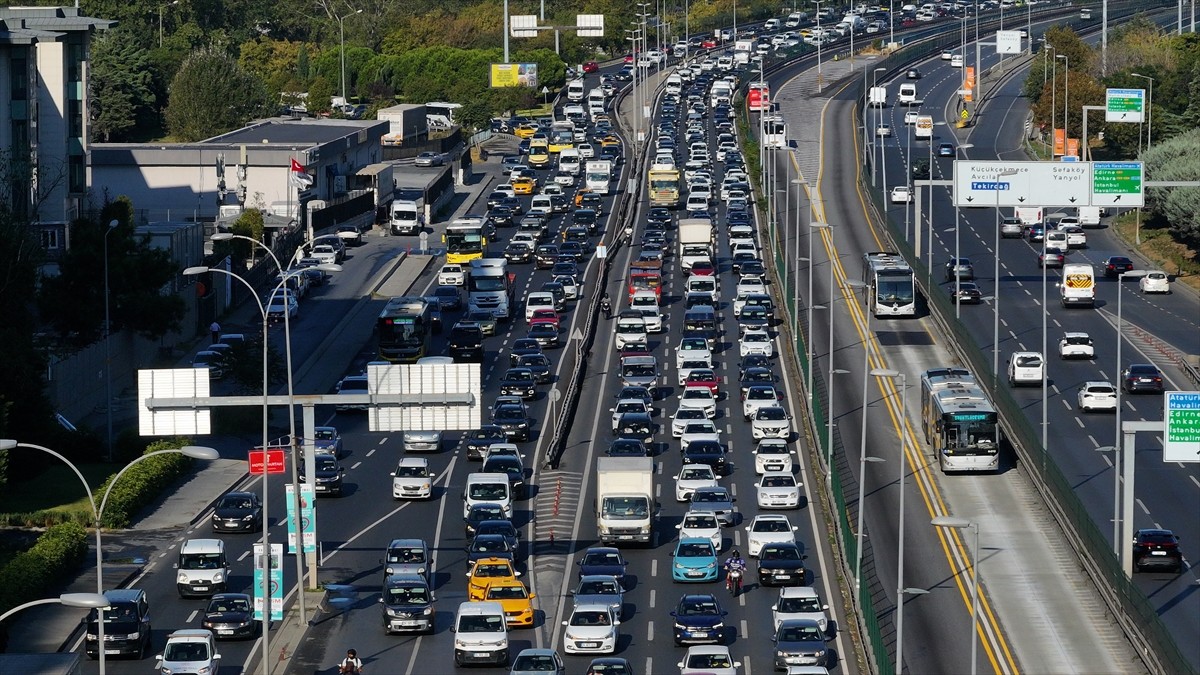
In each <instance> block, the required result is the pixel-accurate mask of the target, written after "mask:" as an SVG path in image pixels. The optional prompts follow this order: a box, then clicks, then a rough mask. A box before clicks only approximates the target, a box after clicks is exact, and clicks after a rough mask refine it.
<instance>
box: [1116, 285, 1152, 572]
mask: <svg viewBox="0 0 1200 675" xmlns="http://www.w3.org/2000/svg"><path fill="white" fill-rule="evenodd" d="M1146 272H1147V270H1128V271H1126V272H1121V273H1120V274H1118V275H1117V359H1116V376H1117V382H1116V390H1117V407H1116V410H1114V411H1113V412H1114V415H1113V416H1114V418H1115V424H1114V425H1113V445H1114V446H1116V447H1117V448H1120V447H1121V390H1122V389H1123V387H1122V386H1121V384H1122V383H1121V343H1122V342H1124V341H1125V333H1124V331H1123V329H1124V327H1125V325H1124V314H1123V313H1122V311H1121V310H1122V309H1123V307H1122V303H1121V300H1122V298H1123V296H1124V293H1123V292H1122V291H1123V290H1124V288H1125V279H1127V278H1129V279H1136V278H1139V277H1143V276H1145V275H1146ZM1123 457H1125V455H1124V454H1123V453H1121V452H1119V451H1114V452H1113V471H1114V472H1115V473H1116V475H1115V476H1114V477H1113V502H1114V503H1113V516H1114V517H1113V547H1114V548H1115V550H1116V551H1117V552H1118V554H1119V552H1120V550H1121V539H1120V536H1119V534H1120V530H1119V529H1118V528H1117V524H1118V523H1120V521H1121V517H1120V513H1121V512H1120V508H1121V505H1120V494H1121V460H1122V458H1123ZM1125 458H1126V459H1128V457H1125ZM1126 516H1127V517H1132V516H1130V515H1129V514H1126Z"/></svg>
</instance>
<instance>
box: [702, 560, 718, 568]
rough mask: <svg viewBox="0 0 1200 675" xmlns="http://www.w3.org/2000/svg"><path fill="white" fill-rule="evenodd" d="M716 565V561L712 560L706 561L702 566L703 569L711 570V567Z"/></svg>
mask: <svg viewBox="0 0 1200 675" xmlns="http://www.w3.org/2000/svg"><path fill="white" fill-rule="evenodd" d="M716 566H717V563H716V561H713V562H710V563H708V564H707V565H705V566H704V569H706V570H711V569H712V568H714V567H716Z"/></svg>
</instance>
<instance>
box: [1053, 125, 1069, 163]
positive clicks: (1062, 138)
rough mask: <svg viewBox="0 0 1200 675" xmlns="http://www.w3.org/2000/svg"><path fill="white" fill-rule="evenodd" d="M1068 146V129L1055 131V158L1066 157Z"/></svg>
mask: <svg viewBox="0 0 1200 675" xmlns="http://www.w3.org/2000/svg"><path fill="white" fill-rule="evenodd" d="M1066 145H1067V130H1066V129H1055V130H1054V156H1055V157H1057V156H1059V155H1065V154H1066V150H1067V149H1066Z"/></svg>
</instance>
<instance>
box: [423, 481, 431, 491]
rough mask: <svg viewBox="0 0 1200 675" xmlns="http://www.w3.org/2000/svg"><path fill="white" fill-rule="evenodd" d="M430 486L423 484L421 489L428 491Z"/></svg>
mask: <svg viewBox="0 0 1200 675" xmlns="http://www.w3.org/2000/svg"><path fill="white" fill-rule="evenodd" d="M429 485H430V484H429V483H421V489H422V490H428V489H429Z"/></svg>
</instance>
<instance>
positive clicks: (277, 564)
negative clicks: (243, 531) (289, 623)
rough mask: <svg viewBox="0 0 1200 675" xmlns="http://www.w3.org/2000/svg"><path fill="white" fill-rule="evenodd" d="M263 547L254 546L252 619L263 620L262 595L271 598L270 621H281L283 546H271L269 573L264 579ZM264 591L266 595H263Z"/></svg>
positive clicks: (259, 545) (260, 545)
mask: <svg viewBox="0 0 1200 675" xmlns="http://www.w3.org/2000/svg"><path fill="white" fill-rule="evenodd" d="M263 557H264V556H263V545H262V544H261V543H258V544H255V545H254V619H255V620H256V621H262V620H263V605H264V604H265V603H264V601H263V597H264V595H266V596H269V597H270V598H271V621H283V544H271V556H270V557H271V572H270V576H269V577H266V578H264V576H263V572H264V571H265V570H264V567H265V566H266V565H265V564H264V563H265V561H264V560H263ZM264 590H266V593H264Z"/></svg>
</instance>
